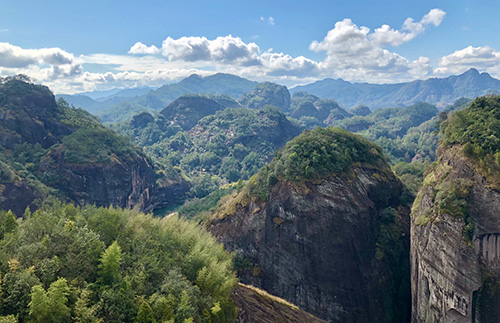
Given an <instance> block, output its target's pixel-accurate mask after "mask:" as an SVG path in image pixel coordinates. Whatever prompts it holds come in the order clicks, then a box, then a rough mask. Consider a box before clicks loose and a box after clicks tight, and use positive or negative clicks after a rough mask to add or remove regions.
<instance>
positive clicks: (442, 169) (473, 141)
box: [411, 97, 500, 322]
mask: <svg viewBox="0 0 500 323" xmlns="http://www.w3.org/2000/svg"><path fill="white" fill-rule="evenodd" d="M499 124H500V99H499V98H498V97H496V98H479V99H476V100H475V101H474V102H473V103H472V104H471V106H469V107H468V108H466V109H465V110H463V111H460V112H456V113H454V114H453V115H452V116H451V117H449V118H448V120H447V121H446V122H445V123H444V124H443V126H442V134H443V136H442V140H441V144H440V148H439V149H438V163H437V165H436V166H435V167H434V168H433V169H432V170H431V171H430V172H429V173H428V175H427V176H426V178H425V181H424V185H423V187H422V188H421V190H420V192H419V193H418V195H417V198H416V200H415V202H414V205H413V209H412V220H411V264H412V273H411V277H412V279H411V281H412V308H413V310H412V321H413V322H499V321H500V288H499V286H500V253H499V252H500V245H499V242H500V240H499V239H498V237H499V236H500V190H499V188H500V181H499V178H500V177H499V174H500V172H499V165H498V159H496V160H495V157H494V156H498V155H499V151H500V150H499V146H498V144H497V142H498V138H499V131H498V125H499Z"/></svg>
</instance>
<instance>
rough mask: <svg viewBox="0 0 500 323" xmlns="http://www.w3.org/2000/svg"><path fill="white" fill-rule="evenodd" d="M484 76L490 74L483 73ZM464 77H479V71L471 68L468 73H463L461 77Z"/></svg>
mask: <svg viewBox="0 0 500 323" xmlns="http://www.w3.org/2000/svg"><path fill="white" fill-rule="evenodd" d="M483 74H488V73H483ZM462 75H474V76H475V75H479V71H478V70H477V69H475V68H469V70H467V71H466V72H464V73H462V74H461V75H460V76H462Z"/></svg>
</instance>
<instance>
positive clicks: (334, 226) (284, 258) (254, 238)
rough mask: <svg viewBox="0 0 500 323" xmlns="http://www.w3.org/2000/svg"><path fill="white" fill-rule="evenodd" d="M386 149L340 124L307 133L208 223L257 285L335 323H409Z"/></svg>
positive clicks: (405, 266) (400, 198)
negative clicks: (338, 126) (383, 151)
mask: <svg viewBox="0 0 500 323" xmlns="http://www.w3.org/2000/svg"><path fill="white" fill-rule="evenodd" d="M404 196H405V193H404V189H403V186H402V184H401V182H399V180H397V178H396V177H395V176H394V174H393V173H392V172H391V170H390V168H389V166H388V165H387V163H386V161H385V159H384V157H383V155H382V151H381V149H380V148H379V147H377V146H376V145H374V144H372V143H370V142H369V141H368V140H366V139H364V138H362V137H360V136H357V135H353V134H350V133H349V132H347V131H344V130H341V129H338V128H326V129H321V128H317V129H314V130H313V131H305V132H304V133H302V134H301V135H299V136H298V137H296V138H295V139H293V140H292V141H290V142H288V143H287V144H286V146H285V147H284V149H283V150H281V151H279V152H278V153H277V155H276V156H275V158H274V159H273V160H272V162H271V163H269V164H268V165H266V166H264V167H263V168H262V169H261V170H260V171H259V172H258V174H257V175H255V176H253V177H252V178H251V179H250V180H249V182H248V183H247V185H246V187H245V188H243V189H242V190H241V191H240V192H239V193H238V192H234V193H233V194H232V195H231V197H230V198H228V199H226V200H225V201H224V202H223V203H222V204H221V205H220V206H219V208H218V209H217V211H215V212H214V213H213V215H212V217H211V218H210V219H209V220H208V222H207V226H208V227H209V230H210V231H211V232H212V233H213V234H214V235H215V236H216V237H217V238H218V239H219V241H221V242H223V243H224V246H225V247H226V248H227V249H228V250H231V251H234V252H236V261H235V267H236V269H237V270H238V276H239V277H240V279H241V281H242V282H243V283H246V284H252V285H254V286H257V287H259V288H261V289H264V290H265V291H267V292H269V293H271V294H274V295H277V296H279V297H281V298H284V299H285V300H287V301H289V302H292V303H294V304H296V305H298V306H299V307H300V308H301V309H304V310H306V311H308V312H310V313H312V314H314V315H317V316H318V317H320V318H322V319H325V320H327V321H334V322H371V321H373V322H405V321H406V320H407V318H408V315H409V310H410V307H409V303H410V290H409V284H410V282H409V271H410V269H409V254H408V249H409V240H408V235H409V223H408V222H409V219H408V214H409V210H408V207H407V206H406V205H405V203H406V202H405V200H404V199H405V198H404Z"/></svg>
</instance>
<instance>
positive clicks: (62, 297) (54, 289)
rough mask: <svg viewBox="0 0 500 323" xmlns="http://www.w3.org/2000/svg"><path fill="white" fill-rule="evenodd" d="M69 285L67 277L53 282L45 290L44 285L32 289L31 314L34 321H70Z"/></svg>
mask: <svg viewBox="0 0 500 323" xmlns="http://www.w3.org/2000/svg"><path fill="white" fill-rule="evenodd" d="M68 294H69V287H68V284H67V282H66V279H65V278H59V279H58V280H56V281H55V282H53V283H52V284H51V285H50V287H49V290H48V291H47V292H45V290H44V289H43V287H42V285H36V286H33V288H32V289H31V302H30V303H29V309H30V311H29V316H30V319H31V321H33V322H58V323H60V322H68V321H69V319H70V308H69V307H68V306H67V303H68Z"/></svg>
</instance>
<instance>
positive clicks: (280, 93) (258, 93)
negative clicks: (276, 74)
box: [238, 82, 292, 111]
mask: <svg viewBox="0 0 500 323" xmlns="http://www.w3.org/2000/svg"><path fill="white" fill-rule="evenodd" d="M238 101H239V102H240V103H241V105H243V106H246V107H249V108H251V109H261V108H263V107H264V106H266V105H272V106H275V107H277V108H278V109H280V110H281V111H287V110H288V109H289V108H290V104H291V102H292V99H291V97H290V92H288V89H287V87H286V86H283V85H278V84H276V83H270V82H264V83H259V84H257V86H256V87H255V90H253V91H252V92H251V93H247V94H245V95H243V96H242V97H241V98H240V99H239V100H238Z"/></svg>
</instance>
